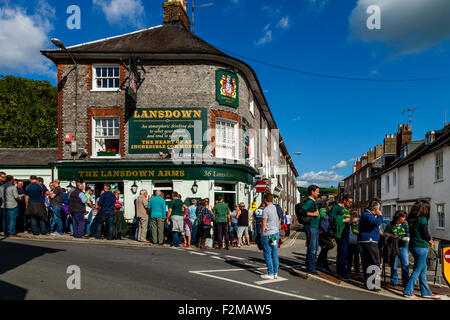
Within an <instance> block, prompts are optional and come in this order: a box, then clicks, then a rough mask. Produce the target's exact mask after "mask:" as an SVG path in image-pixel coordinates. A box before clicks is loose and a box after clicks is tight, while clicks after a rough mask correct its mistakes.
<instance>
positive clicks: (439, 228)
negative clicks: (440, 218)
mask: <svg viewBox="0 0 450 320" xmlns="http://www.w3.org/2000/svg"><path fill="white" fill-rule="evenodd" d="M436 230H439V231H445V227H444V228H442V227H436Z"/></svg>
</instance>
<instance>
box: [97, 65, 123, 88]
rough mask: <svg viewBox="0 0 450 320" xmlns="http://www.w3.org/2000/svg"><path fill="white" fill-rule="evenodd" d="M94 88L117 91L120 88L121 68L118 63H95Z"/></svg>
mask: <svg viewBox="0 0 450 320" xmlns="http://www.w3.org/2000/svg"><path fill="white" fill-rule="evenodd" d="M92 69H93V70H92V75H93V76H92V89H93V90H98V91H117V90H118V89H119V88H120V68H119V66H118V65H93V66H92Z"/></svg>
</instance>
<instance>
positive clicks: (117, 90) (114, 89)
mask: <svg viewBox="0 0 450 320" xmlns="http://www.w3.org/2000/svg"><path fill="white" fill-rule="evenodd" d="M89 91H90V92H121V91H122V90H121V89H120V88H110V89H91V90H89Z"/></svg>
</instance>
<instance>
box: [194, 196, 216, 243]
mask: <svg viewBox="0 0 450 320" xmlns="http://www.w3.org/2000/svg"><path fill="white" fill-rule="evenodd" d="M206 205H207V204H206V201H205V200H201V201H200V204H199V206H198V207H197V219H198V222H199V224H198V229H197V231H198V237H199V242H198V248H199V249H205V248H207V246H206V239H211V223H212V222H215V221H216V219H215V218H214V215H213V214H212V213H211V211H210V210H209V209H208V208H207V207H206Z"/></svg>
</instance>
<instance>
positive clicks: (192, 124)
mask: <svg viewBox="0 0 450 320" xmlns="http://www.w3.org/2000/svg"><path fill="white" fill-rule="evenodd" d="M207 126H208V123H207V111H206V109H205V108H137V109H136V110H135V111H134V112H133V114H132V116H131V118H130V121H129V150H128V152H129V153H130V154H155V153H156V154H158V153H159V152H163V153H168V152H170V150H174V151H176V152H177V154H178V156H180V155H181V154H179V152H178V151H179V150H175V149H183V151H184V150H191V151H192V154H195V153H197V152H196V151H198V150H203V149H204V148H205V147H206V142H205V141H203V136H204V134H205V132H206V129H207ZM174 133H175V136H176V137H174V136H173V134H174ZM173 139H175V140H173ZM185 156H186V154H184V152H183V157H185Z"/></svg>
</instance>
